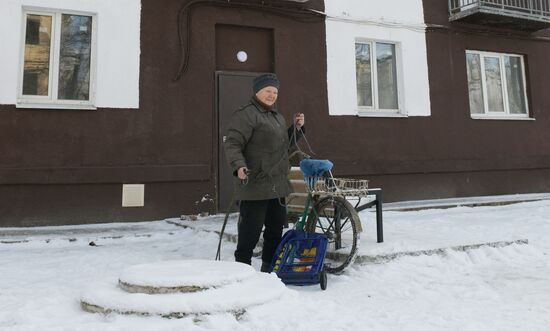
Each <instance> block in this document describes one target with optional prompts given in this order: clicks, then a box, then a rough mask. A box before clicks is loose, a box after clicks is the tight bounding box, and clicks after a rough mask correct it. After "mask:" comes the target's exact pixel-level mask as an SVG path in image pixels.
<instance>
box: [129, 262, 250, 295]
mask: <svg viewBox="0 0 550 331" xmlns="http://www.w3.org/2000/svg"><path fill="white" fill-rule="evenodd" d="M256 274H257V273H256V271H255V270H254V268H252V267H251V266H249V265H247V264H244V263H237V262H225V261H208V260H185V261H163V262H158V263H149V264H139V265H135V266H132V267H129V268H127V269H125V270H124V271H123V272H122V273H121V275H120V277H119V280H118V282H119V287H120V288H122V289H123V290H125V291H127V292H131V293H146V294H165V293H177V292H197V291H203V290H206V289H209V288H216V287H221V286H224V285H229V284H232V283H236V282H242V281H244V280H246V279H248V278H251V277H253V276H255V275H256Z"/></svg>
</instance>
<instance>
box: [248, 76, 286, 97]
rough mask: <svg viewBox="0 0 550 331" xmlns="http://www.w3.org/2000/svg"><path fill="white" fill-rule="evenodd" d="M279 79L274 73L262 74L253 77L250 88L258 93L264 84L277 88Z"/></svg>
mask: <svg viewBox="0 0 550 331" xmlns="http://www.w3.org/2000/svg"><path fill="white" fill-rule="evenodd" d="M279 85H280V83H279V79H277V75H275V74H263V75H260V76H258V77H256V78H254V83H252V90H253V91H254V94H256V93H258V91H259V90H261V89H263V88H264V87H266V86H273V87H276V88H277V89H278V88H279Z"/></svg>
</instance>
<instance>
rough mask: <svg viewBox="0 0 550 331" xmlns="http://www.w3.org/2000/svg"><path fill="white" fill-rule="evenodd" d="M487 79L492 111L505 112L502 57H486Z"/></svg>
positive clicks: (488, 98)
mask: <svg viewBox="0 0 550 331" xmlns="http://www.w3.org/2000/svg"><path fill="white" fill-rule="evenodd" d="M484 64H485V80H486V89H487V101H488V103H489V111H490V112H501V113H503V112H504V102H503V98H502V77H501V73H500V58H498V57H489V56H486V57H485V63H484Z"/></svg>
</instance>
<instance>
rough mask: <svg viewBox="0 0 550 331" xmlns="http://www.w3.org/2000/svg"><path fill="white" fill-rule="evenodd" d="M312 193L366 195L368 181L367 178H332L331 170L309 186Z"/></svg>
mask: <svg viewBox="0 0 550 331" xmlns="http://www.w3.org/2000/svg"><path fill="white" fill-rule="evenodd" d="M311 193H312V194H320V195H327V194H328V195H339V196H367V195H368V193H369V181H368V180H367V179H351V178H334V177H333V176H332V173H331V172H328V176H325V177H320V178H319V179H318V180H317V181H316V182H315V184H314V185H313V186H312V187H311Z"/></svg>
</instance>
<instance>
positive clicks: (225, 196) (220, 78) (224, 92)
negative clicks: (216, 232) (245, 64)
mask: <svg viewBox="0 0 550 331" xmlns="http://www.w3.org/2000/svg"><path fill="white" fill-rule="evenodd" d="M257 75H258V74H257V73H246V72H239V73H228V72H217V73H216V81H217V95H218V102H217V111H218V199H217V201H218V211H220V212H225V211H226V210H227V208H228V206H229V203H230V202H231V198H232V195H233V190H234V187H233V185H234V182H233V181H234V176H233V174H232V173H231V169H230V168H229V165H228V164H227V160H226V158H225V152H224V150H223V139H224V137H225V135H226V133H227V125H228V124H229V119H230V118H231V115H232V114H233V112H234V111H235V110H237V109H239V107H241V106H242V105H245V104H246V103H247V102H248V101H249V100H250V98H251V97H252V81H253V80H254V77H256V76H257ZM235 210H236V204H235V203H233V205H232V211H235Z"/></svg>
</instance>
